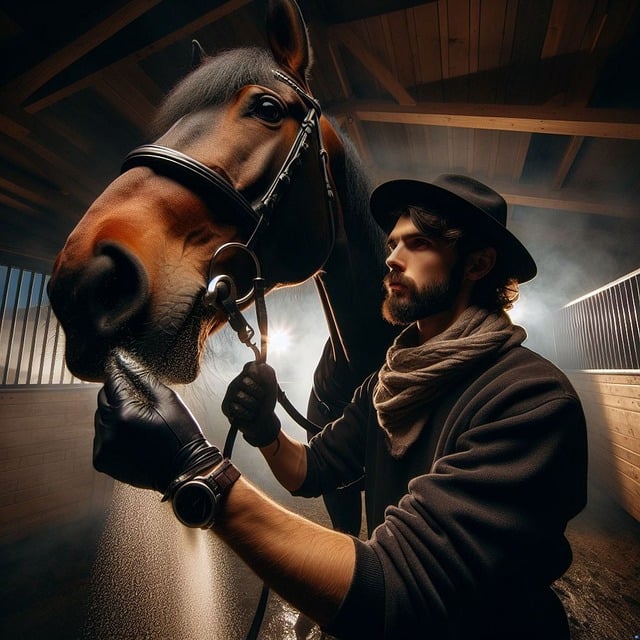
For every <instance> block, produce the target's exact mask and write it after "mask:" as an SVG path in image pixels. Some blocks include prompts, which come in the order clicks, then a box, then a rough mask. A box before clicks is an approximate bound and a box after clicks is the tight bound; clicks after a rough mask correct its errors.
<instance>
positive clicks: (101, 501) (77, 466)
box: [0, 385, 113, 543]
mask: <svg viewBox="0 0 640 640" xmlns="http://www.w3.org/2000/svg"><path fill="white" fill-rule="evenodd" d="M97 390H98V386H97V385H86V386H84V385H82V386H74V387H65V386H62V387H38V388H33V387H31V388H24V389H17V388H13V389H0V542H3V543H4V542H10V541H12V540H15V539H17V538H19V537H23V536H25V535H28V534H29V533H30V532H32V531H35V530H37V529H39V528H41V527H43V526H44V525H46V526H52V525H56V524H61V523H67V522H73V521H75V520H81V519H83V518H86V517H89V516H90V515H92V514H93V513H95V512H96V510H98V511H100V510H104V509H106V507H107V505H108V504H109V502H110V498H111V492H112V488H113V481H112V480H111V479H110V478H108V477H107V476H105V475H104V474H100V473H98V472H96V471H95V470H94V469H93V466H92V446H93V415H94V412H95V407H96V393H97Z"/></svg>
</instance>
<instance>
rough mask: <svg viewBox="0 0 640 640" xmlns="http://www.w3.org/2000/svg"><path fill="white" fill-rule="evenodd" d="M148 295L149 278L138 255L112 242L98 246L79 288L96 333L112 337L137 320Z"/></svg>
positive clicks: (82, 303) (82, 302)
mask: <svg viewBox="0 0 640 640" xmlns="http://www.w3.org/2000/svg"><path fill="white" fill-rule="evenodd" d="M148 296H149V285H148V278H147V275H146V272H145V270H144V267H143V266H142V264H141V263H140V261H139V260H138V258H136V256H135V255H134V254H133V253H132V252H131V251H129V250H128V249H126V248H125V247H123V246H122V245H119V244H116V243H113V242H103V243H101V244H100V245H99V246H98V247H97V252H96V255H95V257H94V258H93V259H92V260H91V262H90V263H89V265H88V268H87V270H86V272H85V274H84V275H83V277H82V280H81V282H80V283H79V285H78V288H77V301H78V303H79V304H80V305H84V306H85V309H84V310H81V312H83V313H86V314H87V315H88V317H89V319H90V322H91V324H93V327H94V329H95V331H96V333H97V334H98V335H99V336H101V337H110V336H112V335H114V334H115V333H118V332H120V331H122V330H124V329H125V328H126V327H127V325H128V324H129V323H131V322H132V321H133V320H134V319H135V318H137V317H138V315H139V313H140V311H141V309H142V308H143V307H144V305H145V303H146V302H147V300H148Z"/></svg>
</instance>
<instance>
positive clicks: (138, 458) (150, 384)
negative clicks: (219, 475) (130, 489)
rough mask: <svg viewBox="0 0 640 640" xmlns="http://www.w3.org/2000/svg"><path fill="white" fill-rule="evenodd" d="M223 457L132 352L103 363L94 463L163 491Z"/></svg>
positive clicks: (127, 479)
mask: <svg viewBox="0 0 640 640" xmlns="http://www.w3.org/2000/svg"><path fill="white" fill-rule="evenodd" d="M221 459H222V455H221V454H220V451H219V450H218V449H217V447H215V446H213V445H211V444H209V442H207V440H206V438H205V437H204V435H203V433H202V431H201V429H200V426H199V425H198V423H197V422H196V419H195V418H194V417H193V415H191V412H190V411H189V409H187V407H186V406H185V405H184V404H183V403H182V400H181V399H180V397H179V396H178V395H177V394H176V393H175V392H174V391H172V390H171V389H170V388H169V387H167V386H165V385H164V384H163V383H162V382H160V381H159V380H158V379H157V378H156V377H155V376H154V375H153V374H152V373H151V372H150V371H148V370H147V369H146V368H145V367H144V366H143V365H141V364H140V363H138V362H137V361H136V360H134V359H133V358H132V357H131V356H130V355H128V354H126V353H124V352H122V351H119V352H117V353H116V354H115V355H114V356H113V357H112V358H111V360H110V361H109V362H108V364H107V368H106V380H105V384H104V387H103V388H102V389H101V390H100V392H99V393H98V410H97V411H96V415H95V437H94V440H93V465H94V467H95V468H96V469H97V470H98V471H102V472H104V473H107V474H109V475H110V476H112V477H114V478H115V479H116V480H121V481H122V482H126V483H127V484H131V485H133V486H135V487H141V488H145V489H155V490H156V491H161V492H163V493H164V492H166V490H167V488H168V487H169V485H170V484H171V483H172V481H173V480H175V479H176V478H177V477H179V476H181V475H182V474H184V473H192V474H193V475H195V474H196V473H199V472H201V471H204V470H205V469H208V468H210V467H211V466H213V465H215V464H216V463H217V462H218V461H219V460H221Z"/></svg>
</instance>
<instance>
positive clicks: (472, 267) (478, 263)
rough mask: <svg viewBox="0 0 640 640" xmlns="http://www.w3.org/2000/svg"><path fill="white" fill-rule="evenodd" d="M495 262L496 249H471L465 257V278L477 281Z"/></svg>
mask: <svg viewBox="0 0 640 640" xmlns="http://www.w3.org/2000/svg"><path fill="white" fill-rule="evenodd" d="M495 264H496V250H495V249H494V248H493V247H485V248H484V249H478V250H477V251H472V252H471V253H470V254H469V256H468V257H467V264H466V266H465V269H464V274H465V276H466V278H467V280H472V281H477V280H480V279H481V278H484V277H485V276H486V275H487V274H488V273H489V271H491V269H493V267H494V265H495Z"/></svg>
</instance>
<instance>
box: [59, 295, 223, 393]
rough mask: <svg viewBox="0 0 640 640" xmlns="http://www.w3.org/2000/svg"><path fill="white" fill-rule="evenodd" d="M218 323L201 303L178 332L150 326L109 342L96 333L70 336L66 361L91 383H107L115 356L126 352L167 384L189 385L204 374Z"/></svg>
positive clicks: (181, 323) (68, 333) (83, 378)
mask: <svg viewBox="0 0 640 640" xmlns="http://www.w3.org/2000/svg"><path fill="white" fill-rule="evenodd" d="M213 324H217V323H214V321H213V319H212V318H211V314H210V313H207V312H206V310H205V309H204V307H203V306H202V304H201V302H198V303H197V304H195V305H194V306H193V307H192V308H191V310H190V311H189V313H188V314H187V315H186V316H185V317H184V318H182V319H181V322H180V323H179V324H176V323H175V322H174V323H173V326H174V327H175V329H174V331H171V332H169V331H168V330H167V329H166V327H162V326H154V325H151V324H150V325H149V327H148V328H147V329H146V330H139V331H122V332H120V333H119V334H118V335H115V336H113V337H111V338H109V339H104V338H100V337H98V336H96V334H95V333H93V332H80V331H75V332H74V331H73V330H72V331H69V332H67V339H66V350H65V358H66V364H67V368H68V369H69V371H70V372H71V373H72V374H73V375H74V376H76V377H77V378H80V379H81V380H86V381H89V382H104V379H105V369H106V366H107V363H108V362H109V360H110V358H111V357H112V356H113V353H114V352H115V351H117V350H124V351H127V352H128V353H130V354H131V355H132V356H133V357H135V358H136V359H137V360H139V361H140V362H141V363H143V364H144V365H145V366H146V367H148V369H149V370H150V371H151V372H152V373H153V374H154V375H156V376H157V377H158V378H159V379H161V380H162V381H164V382H165V383H168V384H171V383H174V384H188V383H190V382H193V381H194V380H195V379H196V378H197V376H198V374H199V372H200V360H201V356H202V353H203V350H204V342H205V340H206V337H207V335H208V334H209V332H210V331H211V327H212V326H213Z"/></svg>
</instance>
